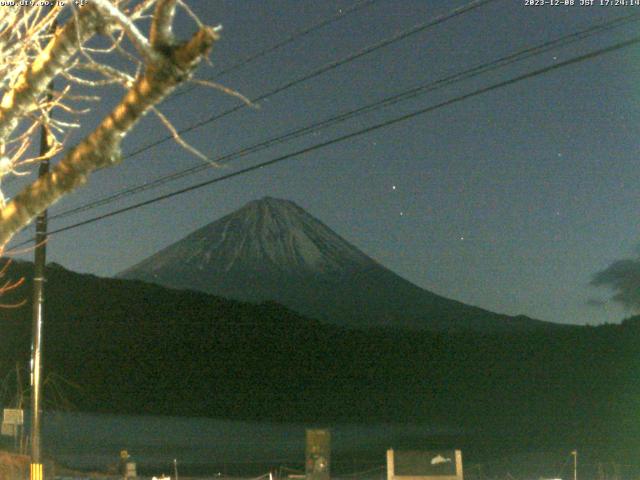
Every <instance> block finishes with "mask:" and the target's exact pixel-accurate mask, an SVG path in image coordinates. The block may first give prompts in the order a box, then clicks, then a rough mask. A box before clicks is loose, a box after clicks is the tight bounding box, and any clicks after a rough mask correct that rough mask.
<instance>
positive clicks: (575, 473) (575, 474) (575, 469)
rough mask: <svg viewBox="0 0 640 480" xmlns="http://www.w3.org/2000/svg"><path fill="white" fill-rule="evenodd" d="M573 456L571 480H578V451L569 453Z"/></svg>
mask: <svg viewBox="0 0 640 480" xmlns="http://www.w3.org/2000/svg"><path fill="white" fill-rule="evenodd" d="M571 455H573V480H578V450H574V451H573V452H571Z"/></svg>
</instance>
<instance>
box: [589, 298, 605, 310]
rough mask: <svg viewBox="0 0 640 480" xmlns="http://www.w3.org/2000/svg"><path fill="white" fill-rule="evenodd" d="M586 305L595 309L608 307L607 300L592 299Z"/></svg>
mask: <svg viewBox="0 0 640 480" xmlns="http://www.w3.org/2000/svg"><path fill="white" fill-rule="evenodd" d="M586 303H587V305H588V306H589V307H594V308H602V307H604V306H606V305H607V301H606V300H600V299H598V298H590V299H589V300H587V302H586Z"/></svg>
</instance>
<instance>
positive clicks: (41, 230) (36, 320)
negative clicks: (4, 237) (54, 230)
mask: <svg viewBox="0 0 640 480" xmlns="http://www.w3.org/2000/svg"><path fill="white" fill-rule="evenodd" d="M52 93H53V82H52V83H50V84H49V87H48V94H47V96H48V97H49V99H50V98H52ZM50 147H51V146H50V144H49V129H48V128H47V126H46V125H42V128H41V129H40V155H45V154H46V153H47V152H48V151H49V149H50ZM48 172H49V160H48V159H44V160H41V161H40V167H39V168H38V176H40V177H42V176H43V175H46V174H47V173H48ZM46 241H47V211H46V210H45V211H44V212H42V213H41V214H40V215H38V217H37V218H36V246H35V258H34V265H33V319H32V330H31V331H32V337H33V338H32V343H31V469H30V479H31V480H43V478H44V474H43V467H42V458H41V444H40V430H41V414H42V407H41V396H42V378H41V377H42V322H43V317H44V282H45V264H46V258H47V246H46Z"/></svg>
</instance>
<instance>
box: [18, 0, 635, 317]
mask: <svg viewBox="0 0 640 480" xmlns="http://www.w3.org/2000/svg"><path fill="white" fill-rule="evenodd" d="M466 3H467V2H466V1H452V0H433V1H430V2H426V1H409V0H403V1H394V0H377V1H376V2H374V3H373V4H372V5H371V6H368V7H366V8H363V9H362V10H359V11H357V12H355V13H352V14H349V15H347V16H345V17H344V18H343V19H342V20H340V21H338V22H335V23H333V24H331V25H329V26H327V27H325V28H323V29H320V30H318V31H316V32H314V33H312V34H310V35H307V36H305V37H303V38H301V39H299V40H298V41H296V42H294V43H291V44H289V45H287V46H285V47H283V48H282V49H279V50H277V51H275V52H272V53H270V54H268V55H265V56H264V57H262V58H260V59H259V60H256V61H254V62H251V63H249V64H247V65H246V66H245V67H243V68H241V69H237V70H235V71H233V72H232V73H230V74H228V75H224V76H222V77H220V78H218V79H216V80H217V81H219V82H220V83H223V84H224V85H226V86H228V87H231V88H233V89H236V90H238V91H240V92H241V93H243V94H244V95H246V96H248V97H250V98H255V97H257V96H259V95H261V94H263V93H264V92H266V91H268V90H271V89H274V88H276V87H277V86H279V85H281V84H283V83H286V82H288V81H290V80H293V79H295V78H298V77H301V76H303V75H304V74H306V73H308V72H311V71H313V70H315V69H317V68H319V67H320V66H322V65H325V64H327V63H330V62H332V61H334V60H337V59H340V58H344V57H346V56H348V55H349V54H351V53H353V52H355V51H358V50H361V49H363V48H365V47H368V46H370V45H372V44H374V43H376V42H379V41H381V40H383V39H385V38H388V37H390V36H392V35H394V34H397V33H399V32H401V31H403V30H406V29H409V28H411V27H413V26H414V25H416V24H418V23H421V22H425V21H427V20H428V19H429V18H435V17H436V16H438V15H442V14H445V13H447V12H449V11H450V10H452V9H453V8H455V7H457V6H461V5H464V4H466ZM576 3H579V0H576ZM597 3H599V0H598V2H597ZM189 4H190V5H191V7H192V8H193V9H194V10H195V11H196V12H197V14H198V15H199V16H200V18H201V19H202V20H203V21H204V22H205V23H209V24H217V23H220V24H222V25H223V27H224V31H223V38H222V40H221V41H220V42H219V44H218V45H216V48H215V49H214V51H213V53H212V60H213V66H205V67H204V68H202V69H201V70H200V71H199V74H198V76H199V77H201V78H209V77H211V76H213V75H214V74H215V73H216V72H219V71H220V70H222V69H225V68H226V67H228V66H231V65H234V64H235V63H237V62H238V61H240V60H242V59H243V58H246V57H247V56H249V55H252V54H253V53H255V52H257V51H260V50H262V49H264V48H266V47H268V46H270V45H273V44H276V43H277V42H279V41H281V40H283V39H285V38H287V37H288V36H289V35H290V34H291V33H294V32H296V31H299V30H301V29H304V28H306V27H307V26H309V25H311V24H314V23H316V22H319V21H321V20H323V19H325V18H329V17H331V16H332V15H335V14H336V13H337V12H338V11H339V10H340V9H343V10H346V9H348V8H350V7H351V6H352V5H354V2H352V1H338V0H325V1H322V2H318V1H311V0H308V1H307V0H298V1H293V0H290V1H284V0H277V1H276V0H273V1H270V0H269V1H248V0H241V1H238V0H229V1H218V0H192V1H190V2H189ZM631 13H640V7H623V6H608V7H606V6H600V5H594V6H592V7H584V6H579V5H575V6H573V7H552V6H549V5H547V6H537V7H536V6H525V0H496V1H495V2H493V3H491V4H488V5H485V6H483V7H481V8H479V9H477V10H475V11H473V12H470V13H468V14H465V15H462V16H460V17H457V18H455V19H453V20H451V21H448V22H445V23H443V24H441V25H438V26H437V27H434V28H432V29H430V30H428V31H426V32H423V33H420V34H417V35H414V36H412V37H410V38H408V39H405V40H402V41H399V42H396V43H394V44H393V45H390V46H388V47H385V48H383V49H380V50H378V51H376V52H374V53H372V54H369V55H366V56H363V57H362V58H359V59H357V60H355V61H353V62H350V63H347V64H345V65H342V66H340V67H338V68H336V69H334V70H332V71H330V72H327V73H326V74H323V75H320V76H318V77H316V78H314V79H312V80H310V81H308V82H304V83H302V84H300V85H298V86H296V87H293V88H290V89H288V90H286V91H284V92H282V93H279V94H277V95H275V96H273V97H271V98H269V99H268V100H266V101H264V102H260V108H259V109H247V108H245V109H242V110H241V111H239V112H237V113H234V114H231V115H228V116H226V117H224V118H223V119H221V120H219V121H216V122H213V123H210V124H208V125H206V126H204V127H202V128H199V129H196V130H194V131H192V132H190V133H188V134H186V135H185V139H186V140H188V141H189V142H190V143H192V144H193V145H194V146H196V147H197V148H199V149H200V150H202V151H203V152H205V153H207V155H209V156H210V157H211V158H216V157H217V156H219V155H223V154H225V153H229V152H233V151H235V150H237V149H239V148H242V147H246V146H249V145H252V144H254V143H257V142H259V141H262V140H266V139H269V138H271V137H274V136H277V135H279V134H281V133H283V132H287V131H289V130H291V129H293V128H296V127H299V126H303V125H306V124H309V123H313V122H316V121H320V120H323V119H326V118H329V117H331V116H333V115H335V114H337V113H340V112H344V111H347V110H350V109H354V108H358V107H360V106H363V105H365V104H367V103H369V102H373V101H375V100H379V99H381V98H384V97H386V96H389V95H392V94H395V93H399V92H401V91H403V90H405V89H408V88H411V87H413V86H416V85H419V84H422V83H426V82H429V81H433V80H437V79H439V78H442V77H445V76H447V75H451V74H454V73H457V72H460V71H463V70H465V69H467V68H470V67H473V66H475V65H478V64H481V63H483V62H489V61H491V60H495V59H498V58H500V57H502V56H504V55H507V54H509V53H513V52H516V51H518V50H520V49H523V48H526V47H530V46H535V45H538V44H540V43H542V42H544V41H547V40H551V39H554V38H557V37H559V36H562V35H566V34H569V33H572V32H576V31H578V30H582V29H584V28H586V27H588V26H590V25H595V24H597V23H600V22H603V21H606V20H608V19H612V18H614V17H619V16H624V15H628V14H631ZM180 22H181V25H183V24H184V25H188V22H187V21H186V20H184V19H181V20H180ZM639 26H640V22H639V23H631V24H629V25H627V26H626V27H623V28H619V29H616V30H613V31H611V32H608V33H605V34H602V35H598V36H595V37H593V38H590V39H588V40H585V41H581V42H577V43H574V44H571V45H569V46H567V47H565V48H562V49H558V50H554V51H552V52H548V53H545V54H543V55H540V56H539V57H535V58H532V59H529V60H526V61H524V62H521V63H517V64H514V65H511V66H509V67H506V68H504V69H500V70H498V71H496V72H493V73H491V74H488V75H483V76H480V77H478V78H476V79H473V80H471V81H465V82H461V83H457V84H455V85H452V86H449V87H446V88H443V89H440V90H438V91H435V92H431V93H428V94H426V95H423V96H420V97H417V98H414V99H411V100H409V101H407V102H404V103H401V104H398V105H395V106H393V107H391V108H387V109H383V110H380V111H377V112H374V113H371V114H367V115H364V116H362V117H358V118H356V119H352V120H350V121H347V122H345V123H342V124H339V125H337V126H334V127H332V128H329V129H326V130H323V131H322V132H320V133H317V134H314V135H311V136H308V137H303V138H301V139H298V140H295V141H293V142H290V143H287V144H283V145H278V146H276V147H274V148H271V149H269V150H264V151H262V152H260V153H258V154H254V155H251V156H248V157H245V158H244V159H242V160H236V161H233V162H232V163H230V164H229V166H228V167H226V168H222V169H211V170H208V171H205V172H200V173H198V174H197V175H193V176H191V177H187V178H184V179H182V180H179V181H177V182H173V183H170V184H167V185H165V186H163V187H161V188H159V189H156V190H153V191H150V192H145V193H143V194H141V195H137V196H135V197H129V198H127V199H123V200H122V201H120V202H116V203H113V204H110V205H108V206H105V207H102V208H99V209H95V210H91V211H89V212H86V213H83V214H80V215H77V216H73V217H67V218H65V219H63V220H60V221H52V223H51V228H52V229H55V228H58V227H61V226H64V225H67V224H70V223H74V222H77V221H80V220H83V219H85V218H90V217H92V216H95V215H98V214H100V213H104V212H107V211H110V210H112V209H115V208H119V207H123V206H126V205H128V204H130V203H134V202H136V201H140V200H144V199H147V198H152V197H154V196H156V195H159V194H161V193H165V192H169V191H171V190H174V189H178V188H180V187H184V186H187V185H189V184H192V183H197V182H198V181H202V180H204V179H209V178H213V177H215V176H218V175H221V174H225V173H230V172H232V171H234V169H236V168H239V167H243V166H247V165H250V164H253V163H257V162H260V161H264V160H268V159H271V158H274V157H277V156H279V155H282V154H285V153H288V152H291V151H294V150H296V149H299V148H303V147H305V146H309V145H312V144H314V143H317V142H321V141H326V140H328V139H330V138H333V137H336V136H339V135H341V134H344V133H348V132H351V131H355V130H358V129H360V128H363V127H366V126H368V125H372V124H374V123H378V122H382V121H385V120H387V119H390V118H393V117H396V116H399V115H401V114H404V113H407V112H410V111H413V110H417V109H419V108H424V107H426V106H428V105H431V104H436V103H438V102H441V101H443V100H447V99H449V98H453V97H455V96H458V95H461V94H464V93H467V92H470V91H473V90H475V89H477V88H480V87H483V86H487V85H490V84H492V83H496V82H499V81H502V80H505V79H507V78H511V77H514V76H517V75H519V74H522V73H525V72H529V71H532V70H534V69H536V68H540V67H543V66H547V65H552V64H554V63H557V62H562V61H564V60H567V59H569V58H571V57H573V56H576V55H580V54H583V53H586V52H588V51H591V50H594V49H597V48H600V47H603V46H607V45H611V44H614V43H616V42H619V41H621V40H624V39H629V38H632V37H633V36H635V35H637V34H638V32H639V31H640V28H639ZM185 31H186V30H185ZM638 74H640V47H639V46H637V45H636V46H632V47H629V48H626V49H622V50H618V51H616V52H613V53H609V54H607V55H603V56H600V57H597V58H594V59H591V60H588V61H585V62H583V63H580V64H576V65H571V66H568V67H565V68H562V69H559V70H556V71H553V72H550V73H548V74H545V75H540V76H538V77H535V78H532V79H529V80H525V81H523V82H520V83H517V84H514V85H510V86H507V87H504V88H501V89H498V90H495V91H493V92H489V93H487V94H483V95H480V96H476V97H474V98H471V99H468V100H466V101H464V102H460V103H456V104H454V105H451V106H448V107H445V108H441V109H438V110H436V111H434V112H431V113H428V114H426V115H422V116H419V117H416V118H414V119H412V120H409V121H406V122H402V123H398V124H395V125H393V126H390V127H388V128H385V129H380V130H377V131H376V132H373V133H371V134H368V135H365V136H361V137H358V138H355V139H352V140H349V141H345V142H342V143H339V144H336V145H333V146H330V147H327V148H324V149H320V150H317V151H314V152H312V153H309V154H306V155H303V156H300V157H296V158H295V159H291V160H289V161H286V162H282V163H280V164H277V165H275V166H272V167H268V168H264V169H261V170H258V171H255V172H252V173H250V174H247V175H243V176H240V177H236V178H234V179H232V180H229V181H225V182H221V183H219V184H215V185H213V186H210V187H207V188H204V189H200V190H197V191H194V192H191V193H188V194H185V195H182V196H180V197H176V198H173V199H171V200H167V201H163V202H159V203H156V204H154V205H152V206H148V207H144V208H141V209H137V210H134V211H131V212H128V213H125V214H122V215H119V216H117V217H113V218H110V219H106V220H104V221H101V222H98V223H95V224H92V225H89V226H85V227H82V228H78V229H75V230H71V231H68V232H65V233H61V234H59V235H56V236H54V237H52V238H51V240H50V244H49V260H50V261H56V262H59V263H61V264H63V265H64V266H66V267H67V268H70V269H73V270H77V271H82V272H91V273H95V274H98V275H112V274H115V273H117V272H119V271H121V270H123V269H125V268H127V267H129V266H130V265H132V264H133V263H136V262H138V261H139V260H141V259H143V258H144V257H146V256H148V255H150V254H152V253H154V252H156V251H157V250H159V249H160V248H162V247H164V246H166V245H168V244H170V243H172V242H174V241H177V240H179V239H180V238H182V237H183V236H185V235H186V234H188V233H189V232H191V231H192V230H194V229H196V228H198V227H201V226H203V225H205V224H207V223H209V222H211V221H214V220H216V219H218V218H220V217H221V216H223V215H225V214H227V213H230V212H231V211H233V210H235V209H237V208H239V207H241V206H242V205H243V204H244V203H246V202H248V201H250V200H252V199H255V198H260V197H263V196H267V195H269V196H274V197H281V198H286V199H290V200H293V201H295V202H296V203H298V204H299V205H300V206H302V207H303V208H305V209H306V210H308V211H309V212H310V213H311V214H313V215H315V216H316V217H318V218H319V219H321V220H322V221H323V222H324V223H326V224H327V225H329V226H330V227H331V228H333V229H334V230H335V231H336V232H337V233H339V234H340V235H342V236H343V237H344V238H346V239H347V240H348V241H350V242H351V243H353V244H355V245H356V246H357V247H359V248H360V249H362V250H363V251H364V252H366V253H367V254H369V255H370V256H372V257H373V258H375V259H376V260H378V261H379V262H381V263H382V264H384V265H385V266H387V267H389V268H390V269H392V270H394V271H395V272H397V273H399V274H400V275H402V276H404V277H405V278H407V279H409V280H411V281H412V282H414V283H416V284H417V285H419V286H421V287H423V288H426V289H428V290H431V291H434V292H436V293H438V294H441V295H444V296H446V297H450V298H454V299H456V300H460V301H463V302H466V303H470V304H473V305H478V306H481V307H483V308H486V309H489V310H493V311H497V312H504V313H508V314H526V315H529V316H532V317H536V318H540V319H544V320H550V321H556V322H563V323H580V324H583V323H590V324H594V323H596V324H597V323H603V322H605V321H608V322H616V321H620V320H621V319H622V318H624V317H625V316H626V315H628V314H629V312H627V311H625V310H623V309H622V308H621V307H619V306H617V305H615V304H614V303H612V302H611V301H609V302H604V303H603V301H604V300H607V299H608V297H609V296H610V292H608V291H607V290H606V289H597V288H595V287H592V286H589V282H590V281H591V279H592V277H593V275H594V274H595V273H596V272H598V271H600V270H603V269H604V268H606V267H607V266H608V265H609V264H611V262H613V261H615V260H617V259H620V258H625V257H632V256H635V253H634V252H635V248H636V245H637V244H638V233H639V232H638V230H639V222H638V212H640V208H639V207H640V198H639V195H638V185H637V184H638V158H637V156H638V139H639V138H640V87H638V85H637V84H638V82H637V76H638ZM116 98H117V97H116V95H115V93H114V92H109V93H107V94H106V95H105V98H104V100H105V101H104V102H103V104H102V105H101V107H103V108H104V107H105V106H107V105H109V104H110V102H111V104H112V103H113V102H114V101H115V100H116ZM237 104H238V100H237V99H235V98H231V97H228V96H225V95H224V94H221V93H220V92H217V91H215V90H209V89H204V88H196V89H194V90H193V91H191V92H189V93H187V94H184V95H181V96H179V97H176V98H175V99H169V100H168V101H166V102H165V103H164V104H163V105H162V106H161V107H160V109H161V110H162V111H163V112H164V113H165V114H167V115H168V116H169V117H170V118H171V119H173V121H174V124H175V125H176V126H177V127H178V128H183V127H187V126H189V125H191V124H193V123H194V122H197V121H200V120H203V119H206V118H208V117H210V116H212V115H214V114H216V113H219V112H223V111H224V110H226V109H229V108H231V107H234V106H235V105H237ZM97 121H98V116H97V115H92V116H88V117H86V118H85V123H86V126H87V127H91V126H92V125H95V124H96V123H97ZM165 135H166V131H165V130H164V127H163V126H162V125H161V124H160V123H159V122H158V121H157V120H155V119H154V118H151V116H150V117H149V118H147V119H145V121H144V122H142V124H140V125H139V126H138V128H137V129H136V131H135V133H133V134H131V135H130V136H129V137H127V139H126V142H125V152H131V151H133V150H135V149H136V148H137V147H139V146H143V145H146V144H148V143H149V142H151V141H153V140H155V139H159V138H162V137H163V136H165ZM201 163H202V162H201V160H199V159H197V158H195V157H193V156H191V155H190V154H189V153H188V152H185V151H184V150H182V149H181V148H180V147H178V146H176V145H175V144H174V143H171V142H166V143H164V144H163V145H162V146H159V147H156V148H153V149H150V150H148V151H146V152H144V153H142V154H140V155H138V156H135V157H134V158H131V159H127V160H125V162H124V163H123V164H122V165H120V166H118V167H116V168H115V169H111V170H108V171H102V172H99V173H98V174H96V175H94V176H93V177H92V178H91V179H90V181H89V184H88V185H87V186H86V187H84V188H83V189H82V191H80V192H78V193H77V194H74V195H72V196H70V197H69V198H67V199H65V200H63V201H62V202H60V203H59V204H58V205H56V206H55V207H54V208H53V209H52V210H51V213H52V214H55V213H56V212H61V211H63V210H67V209H68V208H71V207H73V206H76V205H81V204H83V203H86V202H87V201H90V200H92V199H97V198H101V197H103V196H105V195H108V194H111V193H114V192H116V191H118V190H119V189H123V188H127V187H130V186H133V185H137V184H139V183H143V182H145V181H149V180H153V179H155V178H157V177H160V176H162V175H166V174H168V173H172V172H174V171H177V170H180V169H184V168H188V167H190V166H196V165H199V164H201ZM12 186H13V187H15V186H16V184H14V185H12ZM12 193H13V192H10V194H12ZM25 238H27V237H26V234H25V235H22V236H20V237H18V238H17V241H16V243H17V242H19V241H20V240H24V239H25Z"/></svg>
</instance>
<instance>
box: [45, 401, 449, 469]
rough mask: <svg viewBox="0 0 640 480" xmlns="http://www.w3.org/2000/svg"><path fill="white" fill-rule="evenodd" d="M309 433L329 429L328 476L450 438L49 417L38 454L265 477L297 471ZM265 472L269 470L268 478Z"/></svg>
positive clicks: (345, 427) (82, 464)
mask: <svg viewBox="0 0 640 480" xmlns="http://www.w3.org/2000/svg"><path fill="white" fill-rule="evenodd" d="M306 428H330V430H331V435H332V438H331V451H332V459H333V460H334V462H333V465H332V468H333V469H334V470H335V469H336V467H339V468H341V469H342V470H344V471H357V470H358V469H372V470H373V469H375V468H377V467H382V466H384V464H385V452H386V450H387V449H388V448H390V447H395V448H398V447H400V446H402V447H404V448H407V447H412V448H421V449H425V448H428V447H429V440H428V439H429V437H433V436H434V435H439V434H447V433H451V430H447V429H445V428H434V427H432V426H425V425H411V424H407V425H400V424H380V425H357V424H339V425H304V424H294V423H286V424H282V423H269V422H243V421H233V420H216V419H210V418H187V417H161V416H133V415H132V416H127V415H102V414H100V415H99V414H87V413H67V412H65V413H59V412H47V413H45V415H44V419H43V447H42V448H43V452H44V454H45V455H46V456H52V457H54V458H55V459H56V461H57V462H59V463H61V464H63V465H65V466H68V467H70V468H75V469H82V470H85V469H96V470H100V471H105V470H107V469H108V468H109V467H111V468H113V467H114V466H115V465H117V463H118V456H119V452H120V451H121V450H123V449H125V450H127V451H128V452H129V454H130V455H131V457H132V459H133V460H134V461H135V462H136V463H137V465H138V468H139V470H140V471H146V472H149V474H154V475H156V474H157V475H160V474H161V473H163V472H164V473H167V474H169V473H172V471H173V467H172V464H173V459H177V461H178V467H179V471H181V472H185V474H188V473H191V474H196V473H198V474H203V473H207V474H215V473H217V472H221V473H227V474H246V473H254V474H260V473H266V471H268V469H269V468H278V467H280V466H286V467H289V468H292V469H294V470H295V469H302V468H303V465H304V446H305V445H304V442H305V429H306ZM265 469H266V470H265Z"/></svg>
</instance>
